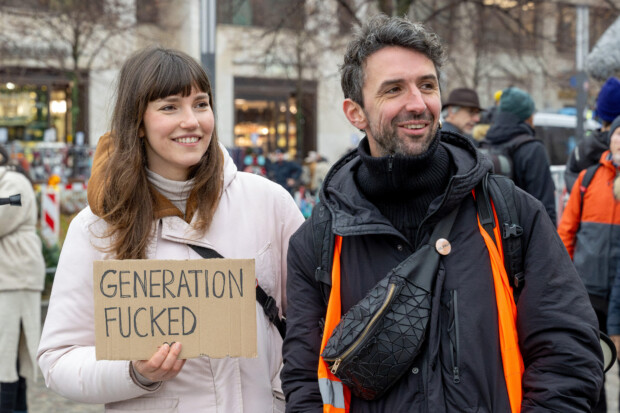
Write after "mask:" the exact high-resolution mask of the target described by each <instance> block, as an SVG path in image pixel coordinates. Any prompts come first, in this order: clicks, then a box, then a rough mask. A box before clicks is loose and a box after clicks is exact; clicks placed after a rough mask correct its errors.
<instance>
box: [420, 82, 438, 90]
mask: <svg viewBox="0 0 620 413" xmlns="http://www.w3.org/2000/svg"><path fill="white" fill-rule="evenodd" d="M420 88H421V89H424V90H433V89H435V85H434V84H433V83H424V84H422V86H421V87H420Z"/></svg>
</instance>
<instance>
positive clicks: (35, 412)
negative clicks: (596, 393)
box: [28, 363, 620, 413]
mask: <svg viewBox="0 0 620 413" xmlns="http://www.w3.org/2000/svg"><path fill="white" fill-rule="evenodd" d="M619 384H620V381H619V379H618V364H617V363H616V365H615V366H614V367H613V368H612V369H611V370H610V371H609V372H608V373H607V381H606V390H607V400H608V403H609V406H608V409H607V411H608V412H609V413H615V412H618V389H619V387H618V386H619ZM28 404H29V406H28V407H29V409H28V411H29V412H30V413H103V406H102V405H100V404H98V405H93V404H82V403H75V402H72V401H70V400H67V399H65V398H63V397H61V396H59V395H57V394H56V393H54V392H53V391H51V390H48V389H47V388H46V387H45V384H44V383H43V379H42V378H41V377H40V376H39V380H38V381H37V382H36V383H31V382H29V383H28Z"/></svg>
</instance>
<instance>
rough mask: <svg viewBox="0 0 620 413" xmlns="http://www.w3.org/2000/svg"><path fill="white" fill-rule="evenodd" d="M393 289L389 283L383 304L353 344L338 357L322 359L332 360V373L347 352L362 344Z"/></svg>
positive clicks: (349, 352)
mask: <svg viewBox="0 0 620 413" xmlns="http://www.w3.org/2000/svg"><path fill="white" fill-rule="evenodd" d="M395 291H396V284H394V283H390V285H389V290H388V293H387V296H386V298H385V300H384V301H383V304H381V307H380V308H379V310H378V311H377V312H376V313H375V315H374V316H373V317H372V319H371V320H370V322H369V323H368V325H367V326H366V328H364V330H363V331H362V333H361V334H360V336H359V337H358V338H357V340H355V341H354V342H353V344H351V346H350V347H349V348H348V349H346V350H345V351H344V352H343V353H342V354H341V355H340V357H338V358H336V359H324V360H325V361H333V362H334V364H333V365H332V367H331V372H332V374H336V372H337V371H338V368H339V367H340V363H342V361H343V360H344V359H346V358H347V356H348V355H349V354H351V353H352V352H353V351H354V350H355V349H356V348H357V347H359V346H360V344H362V342H363V341H364V339H365V338H366V337H367V336H368V335H369V332H370V330H371V329H372V327H373V326H374V324H375V323H376V322H377V320H378V319H379V317H381V316H382V315H383V313H384V312H385V310H386V308H387V306H388V305H389V304H390V302H391V301H392V298H393V296H394V292H395Z"/></svg>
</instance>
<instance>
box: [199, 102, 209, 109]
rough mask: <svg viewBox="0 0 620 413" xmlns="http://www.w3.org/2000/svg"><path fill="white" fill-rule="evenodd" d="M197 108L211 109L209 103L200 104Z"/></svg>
mask: <svg viewBox="0 0 620 413" xmlns="http://www.w3.org/2000/svg"><path fill="white" fill-rule="evenodd" d="M196 107H197V108H200V109H207V108H208V107H209V102H198V103H197V104H196Z"/></svg>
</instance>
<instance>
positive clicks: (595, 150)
mask: <svg viewBox="0 0 620 413" xmlns="http://www.w3.org/2000/svg"><path fill="white" fill-rule="evenodd" d="M617 116H620V79H618V78H617V77H610V78H609V79H607V80H606V81H605V83H604V84H603V86H602V87H601V90H600V92H599V94H598V97H597V98H596V117H597V118H598V119H599V120H600V121H601V123H602V126H601V128H600V129H599V130H595V131H587V132H586V134H585V136H584V137H583V138H582V139H581V140H580V141H579V142H578V143H577V146H576V147H575V149H573V151H572V152H571V153H570V155H569V157H568V161H566V169H565V170H564V180H565V182H566V188H567V189H568V190H569V191H570V190H571V188H572V187H573V185H574V184H575V180H576V179H577V176H578V175H579V172H581V171H582V170H584V169H586V168H587V167H588V166H591V165H595V164H597V163H598V161H599V159H600V158H601V154H602V153H603V152H605V151H606V150H607V149H609V136H610V134H609V127H610V126H611V123H612V122H613V120H614V119H615V118H616V117H617Z"/></svg>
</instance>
